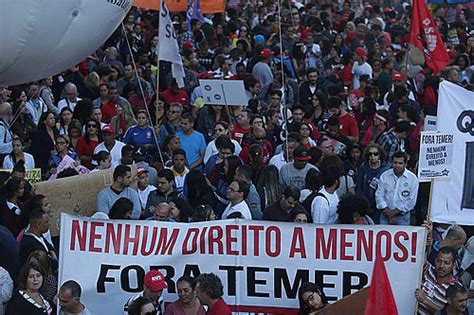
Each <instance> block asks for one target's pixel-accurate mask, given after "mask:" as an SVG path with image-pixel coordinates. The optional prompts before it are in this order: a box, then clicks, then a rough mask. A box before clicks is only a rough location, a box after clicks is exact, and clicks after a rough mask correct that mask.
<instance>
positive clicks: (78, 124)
mask: <svg viewBox="0 0 474 315" xmlns="http://www.w3.org/2000/svg"><path fill="white" fill-rule="evenodd" d="M72 129H77V130H79V132H80V134H81V135H82V124H81V122H80V121H79V120H77V119H73V120H72V121H71V123H70V124H69V126H68V127H67V133H68V135H70V134H71V130H72ZM99 129H100V126H99ZM55 130H56V128H55Z"/></svg>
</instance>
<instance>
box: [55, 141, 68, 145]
mask: <svg viewBox="0 0 474 315" xmlns="http://www.w3.org/2000/svg"><path fill="white" fill-rule="evenodd" d="M56 144H57V145H66V142H63V141H58V142H56Z"/></svg>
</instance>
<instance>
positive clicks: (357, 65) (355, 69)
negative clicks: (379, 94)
mask: <svg viewBox="0 0 474 315" xmlns="http://www.w3.org/2000/svg"><path fill="white" fill-rule="evenodd" d="M354 59H355V61H354V65H353V66H352V73H353V74H354V78H353V81H352V84H353V88H354V89H358V88H359V86H360V82H359V79H360V76H361V75H363V74H367V75H368V76H369V78H370V79H372V66H371V65H369V64H368V63H367V62H366V60H367V51H366V50H365V49H364V48H362V47H358V48H357V49H356V51H355V55H354Z"/></svg>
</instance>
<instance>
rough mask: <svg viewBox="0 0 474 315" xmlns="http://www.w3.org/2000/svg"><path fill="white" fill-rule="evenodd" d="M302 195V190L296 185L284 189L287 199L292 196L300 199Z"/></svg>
mask: <svg viewBox="0 0 474 315" xmlns="http://www.w3.org/2000/svg"><path fill="white" fill-rule="evenodd" d="M300 195H301V193H300V190H299V188H298V187H296V186H288V187H286V188H285V190H284V191H283V196H284V198H285V199H288V198H290V197H292V198H293V199H294V200H299V199H300ZM283 196H282V197H283Z"/></svg>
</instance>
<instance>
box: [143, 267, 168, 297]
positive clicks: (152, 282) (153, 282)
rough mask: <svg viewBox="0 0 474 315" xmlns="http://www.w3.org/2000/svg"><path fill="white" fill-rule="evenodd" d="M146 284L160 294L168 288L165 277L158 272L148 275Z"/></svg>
mask: <svg viewBox="0 0 474 315" xmlns="http://www.w3.org/2000/svg"><path fill="white" fill-rule="evenodd" d="M144 284H145V285H146V286H147V287H148V288H150V290H151V291H152V292H158V291H161V290H163V289H166V288H167V287H168V284H166V281H165V276H163V274H162V273H161V272H159V271H158V270H150V271H148V272H147V273H146V275H145V279H144Z"/></svg>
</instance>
